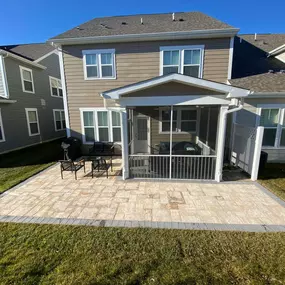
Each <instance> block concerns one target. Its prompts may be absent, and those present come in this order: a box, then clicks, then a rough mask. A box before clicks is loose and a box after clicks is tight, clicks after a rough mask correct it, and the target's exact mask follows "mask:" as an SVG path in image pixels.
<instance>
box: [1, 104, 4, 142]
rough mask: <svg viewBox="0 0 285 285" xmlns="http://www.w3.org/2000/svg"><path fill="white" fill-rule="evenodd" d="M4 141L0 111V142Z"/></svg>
mask: <svg viewBox="0 0 285 285" xmlns="http://www.w3.org/2000/svg"><path fill="white" fill-rule="evenodd" d="M4 141H5V135H4V127H3V121H2V114H1V109H0V142H4Z"/></svg>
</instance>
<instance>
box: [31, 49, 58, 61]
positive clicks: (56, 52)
mask: <svg viewBox="0 0 285 285" xmlns="http://www.w3.org/2000/svg"><path fill="white" fill-rule="evenodd" d="M52 54H56V55H58V50H56V49H55V50H52V51H50V52H48V53H46V54H45V55H43V56H41V57H40V58H38V59H36V60H35V61H34V62H36V63H37V62H40V61H42V60H43V59H45V58H47V57H49V56H50V55H52Z"/></svg>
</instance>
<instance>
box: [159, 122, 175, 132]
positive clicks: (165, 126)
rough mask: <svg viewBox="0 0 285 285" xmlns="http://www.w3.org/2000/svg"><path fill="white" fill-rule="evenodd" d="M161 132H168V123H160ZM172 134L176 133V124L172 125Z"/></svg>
mask: <svg viewBox="0 0 285 285" xmlns="http://www.w3.org/2000/svg"><path fill="white" fill-rule="evenodd" d="M161 130H162V131H163V132H170V122H162V128H161ZM172 132H177V128H176V122H173V123H172Z"/></svg>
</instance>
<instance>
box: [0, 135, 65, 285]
mask: <svg viewBox="0 0 285 285" xmlns="http://www.w3.org/2000/svg"><path fill="white" fill-rule="evenodd" d="M60 144H61V140H56V141H52V142H48V143H43V144H40V145H37V146H33V147H29V148H25V149H21V150H18V151H14V152H11V153H8V154H3V155H0V193H2V192H4V191H6V190H7V189H9V188H11V187H13V186H15V185H16V184H18V183H20V182H21V181H23V180H25V179H27V178H29V177H31V176H32V175H34V174H36V173H38V172H39V171H41V170H43V169H45V168H47V167H48V166H50V165H52V164H53V163H55V162H56V161H57V160H58V159H60V158H61V157H62V149H61V148H60ZM0 284H1V283H0Z"/></svg>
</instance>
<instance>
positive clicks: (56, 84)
mask: <svg viewBox="0 0 285 285" xmlns="http://www.w3.org/2000/svg"><path fill="white" fill-rule="evenodd" d="M49 83H50V92H51V96H53V97H62V96H63V93H62V85H61V80H60V79H57V78H55V77H51V76H50V77H49Z"/></svg>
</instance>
